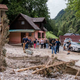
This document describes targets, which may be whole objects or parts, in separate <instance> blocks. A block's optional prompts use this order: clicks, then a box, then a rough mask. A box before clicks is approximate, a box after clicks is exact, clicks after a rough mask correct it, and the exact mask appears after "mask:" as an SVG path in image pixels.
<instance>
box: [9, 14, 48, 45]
mask: <svg viewBox="0 0 80 80" xmlns="http://www.w3.org/2000/svg"><path fill="white" fill-rule="evenodd" d="M45 23H46V21H45V18H44V17H41V18H31V17H29V16H27V15H25V14H22V13H20V14H19V15H18V16H17V17H16V18H15V19H14V20H13V22H12V23H11V24H10V29H9V32H10V35H9V43H13V44H17V43H21V42H22V38H23V37H24V36H25V35H26V36H28V38H29V39H30V38H31V39H32V40H34V38H36V39H37V40H40V39H42V38H46V31H47V29H46V28H45V27H44V24H45Z"/></svg>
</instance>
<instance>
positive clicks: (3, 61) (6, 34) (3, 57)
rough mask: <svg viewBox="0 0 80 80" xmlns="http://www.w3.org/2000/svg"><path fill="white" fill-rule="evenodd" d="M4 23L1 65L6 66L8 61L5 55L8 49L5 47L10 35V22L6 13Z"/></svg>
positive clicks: (0, 45)
mask: <svg viewBox="0 0 80 80" xmlns="http://www.w3.org/2000/svg"><path fill="white" fill-rule="evenodd" d="M1 21H2V25H1V26H0V27H1V31H0V35H1V36H0V60H1V61H0V67H1V66H4V67H6V66H7V65H6V61H5V56H6V50H5V49H4V46H5V43H6V40H7V36H8V35H9V27H8V23H9V20H8V18H7V16H6V15H3V16H2V19H1Z"/></svg>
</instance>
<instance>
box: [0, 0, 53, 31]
mask: <svg viewBox="0 0 80 80" xmlns="http://www.w3.org/2000/svg"><path fill="white" fill-rule="evenodd" d="M47 1H48V0H2V1H1V3H2V4H6V5H7V6H8V12H7V15H8V18H9V20H10V23H11V22H12V21H13V20H14V19H15V17H16V16H17V15H18V14H19V13H23V14H25V15H28V16H30V17H45V18H46V25H44V26H45V27H46V28H47V29H48V30H52V28H51V25H50V16H49V12H48V8H47V4H46V3H47Z"/></svg>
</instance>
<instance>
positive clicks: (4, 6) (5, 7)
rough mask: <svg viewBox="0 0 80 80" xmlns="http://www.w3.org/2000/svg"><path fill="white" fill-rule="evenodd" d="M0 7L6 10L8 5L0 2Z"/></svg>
mask: <svg viewBox="0 0 80 80" xmlns="http://www.w3.org/2000/svg"><path fill="white" fill-rule="evenodd" d="M0 9H5V10H8V7H7V6H6V5H5V4H0Z"/></svg>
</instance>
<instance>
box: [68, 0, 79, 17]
mask: <svg viewBox="0 0 80 80" xmlns="http://www.w3.org/2000/svg"><path fill="white" fill-rule="evenodd" d="M67 5H68V8H69V9H71V10H74V11H76V13H75V15H76V17H77V18H80V0H68V4H67Z"/></svg>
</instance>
